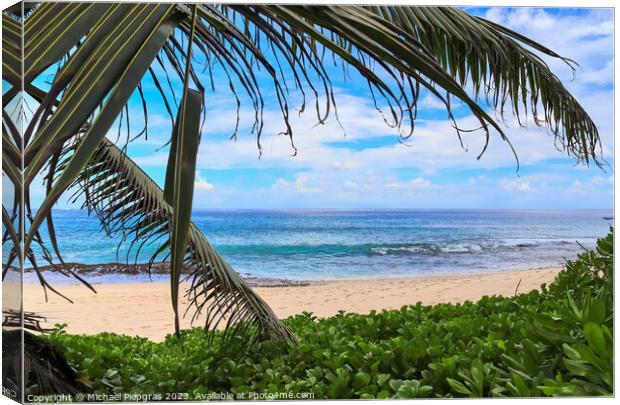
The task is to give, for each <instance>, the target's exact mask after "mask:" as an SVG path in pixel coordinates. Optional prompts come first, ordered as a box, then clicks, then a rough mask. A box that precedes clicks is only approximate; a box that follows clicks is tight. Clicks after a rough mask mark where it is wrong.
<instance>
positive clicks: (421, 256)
mask: <svg viewBox="0 0 620 405" xmlns="http://www.w3.org/2000/svg"><path fill="white" fill-rule="evenodd" d="M612 216H613V212H612V210H196V211H194V212H193V219H194V223H195V224H196V225H197V226H198V228H199V229H200V230H201V231H202V232H203V233H204V234H205V235H206V237H207V238H208V239H209V241H210V242H211V243H212V244H213V246H215V248H216V249H217V250H218V251H219V252H220V253H221V254H222V255H223V256H224V258H225V259H226V260H227V261H228V262H229V263H230V264H231V265H232V266H233V267H234V268H235V269H236V270H237V271H238V272H239V273H241V274H242V275H248V276H254V277H271V278H286V279H292V280H325V279H347V278H373V277H381V278H383V277H416V276H432V275H450V274H463V273H485V272H494V271H502V270H514V269H529V268H539V267H547V266H558V265H562V264H563V263H564V262H565V260H566V259H571V258H574V257H575V255H576V254H577V253H579V252H581V251H583V249H584V248H591V247H593V246H594V244H595V242H596V239H597V238H599V237H602V236H604V235H605V234H606V233H607V232H608V231H609V227H610V226H611V225H612V220H611V219H610V218H611V217H612ZM54 218H55V226H56V232H57V236H58V242H59V245H60V248H61V250H62V252H63V257H64V260H65V261H66V262H76V263H83V264H102V265H103V264H106V263H112V262H121V263H123V262H127V261H128V260H129V262H131V263H134V262H135V261H136V259H137V261H138V262H146V261H148V259H149V257H150V255H151V254H152V253H153V252H154V251H155V249H156V247H155V246H145V247H144V248H143V249H142V252H141V254H140V255H139V257H137V258H136V257H135V255H133V254H130V255H129V256H128V255H127V251H128V250H127V248H128V245H127V244H124V245H121V246H120V248H118V241H119V240H118V239H115V238H110V237H108V236H107V235H106V234H105V233H104V232H103V231H102V230H101V228H100V226H99V223H98V221H97V219H96V218H94V217H92V216H88V214H87V213H86V212H85V211H81V210H55V211H54ZM100 277H105V280H99V281H100V282H104V281H105V282H110V281H127V280H128V279H131V280H136V281H140V280H144V279H148V276H147V275H139V276H128V275H125V274H112V275H105V276H100ZM161 277H165V276H161V275H160V276H157V277H156V278H161ZM93 281H97V280H93Z"/></svg>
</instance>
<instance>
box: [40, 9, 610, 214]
mask: <svg viewBox="0 0 620 405" xmlns="http://www.w3.org/2000/svg"><path fill="white" fill-rule="evenodd" d="M467 10H468V11H469V12H472V13H475V14H478V15H481V16H484V17H486V18H489V19H491V20H493V21H496V22H498V23H500V24H502V25H506V26H508V27H509V28H512V29H514V30H516V31H518V32H520V33H522V34H525V35H527V36H530V37H531V38H533V39H535V40H538V41H540V42H541V43H543V44H544V45H546V46H548V47H550V48H551V49H553V50H555V51H557V52H558V53H559V54H561V55H563V56H566V57H569V58H571V59H574V60H575V61H577V62H578V63H579V64H580V68H579V69H578V71H577V73H576V77H575V79H574V80H571V79H572V72H571V71H570V70H569V69H568V68H567V67H566V66H564V65H563V64H562V63H561V62H559V61H555V60H549V61H548V62H549V64H550V66H551V68H552V69H553V70H554V72H556V74H557V75H558V76H559V77H560V79H562V80H563V81H564V82H565V83H566V86H567V87H568V88H569V89H570V90H571V91H572V92H573V94H574V95H575V96H576V97H577V98H578V99H579V100H580V102H581V103H582V104H583V105H584V106H585V108H586V110H587V111H588V112H589V113H590V114H591V116H592V117H593V119H594V121H595V122H596V124H597V125H598V127H599V130H600V133H601V137H602V141H603V147H604V157H605V159H606V160H607V161H608V162H609V163H610V164H613V119H612V118H613V115H612V114H613V11H612V10H611V9H566V8H565V9H534V8H518V9H507V8H490V9H489V8H476V9H471V8H468V9H467ZM215 79H216V92H215V93H209V94H208V98H207V118H206V122H205V124H204V130H203V133H202V142H201V145H200V151H199V156H198V162H197V167H198V170H197V178H196V190H195V199H194V207H195V208H611V207H612V204H613V173H612V169H611V167H610V168H608V169H607V170H606V171H602V170H601V169H599V168H598V167H596V166H593V167H589V168H587V167H584V166H577V165H576V164H575V161H574V160H573V159H571V158H568V157H565V155H564V154H563V153H562V152H559V151H557V150H556V149H555V148H554V145H553V139H552V138H551V137H550V136H549V135H548V134H546V132H545V130H544V129H540V128H537V127H535V126H533V125H531V123H530V126H529V127H528V128H526V129H524V128H519V127H518V126H517V125H516V123H515V122H513V121H512V120H508V121H507V122H506V123H505V125H506V127H505V132H506V133H507V134H508V136H509V137H510V139H511V141H512V142H513V144H514V146H515V148H516V150H517V153H518V156H519V159H520V162H521V167H520V170H519V172H518V173H517V171H516V169H517V166H516V161H515V159H514V157H513V156H512V153H511V151H510V149H509V148H508V146H507V145H506V144H505V143H504V142H502V141H501V140H500V139H499V138H498V137H494V138H492V139H491V143H490V145H489V148H488V150H487V152H486V153H485V155H484V156H483V157H482V158H481V159H480V160H477V159H476V157H477V155H478V154H479V152H480V150H481V147H482V138H483V136H482V134H481V133H473V134H468V135H466V136H465V137H464V143H465V145H466V149H467V150H463V149H462V148H461V146H460V144H459V141H458V139H457V137H456V134H455V132H454V131H453V130H452V128H451V127H450V123H449V122H448V121H447V119H446V113H445V111H444V110H443V109H442V108H441V106H440V105H439V103H438V101H437V100H435V99H433V98H431V97H428V96H425V97H423V99H422V102H421V104H420V115H419V120H418V121H417V123H416V132H415V133H414V135H413V137H412V138H411V139H410V140H409V141H408V142H407V144H406V145H403V144H402V143H400V142H399V138H398V136H397V133H396V131H395V130H393V129H391V128H389V127H387V126H386V125H385V123H384V122H383V119H382V118H381V116H380V115H379V114H378V113H377V111H376V110H375V109H374V107H373V104H372V100H371V99H370V95H369V93H368V91H367V87H366V84H365V82H364V81H363V80H360V78H359V76H357V75H355V74H354V73H352V74H351V77H350V78H348V79H347V80H345V79H344V78H343V77H342V74H341V73H340V71H339V70H335V71H334V75H333V79H334V80H333V83H334V87H335V89H336V103H337V106H338V111H339V115H340V118H341V121H342V124H343V126H344V128H345V131H346V135H345V133H343V130H342V129H341V128H340V127H339V126H338V125H337V123H336V121H335V120H334V119H333V116H332V118H331V119H330V120H328V122H327V123H326V125H323V126H318V127H314V124H315V123H316V116H315V115H314V113H313V111H312V105H310V104H311V103H308V108H307V110H306V112H305V113H304V114H302V115H301V116H300V117H297V114H296V113H294V112H293V113H292V114H291V115H292V116H294V118H293V120H292V123H293V129H294V131H295V144H296V146H297V148H298V154H297V156H295V157H292V156H291V155H292V149H291V148H290V144H289V141H288V139H287V138H285V137H283V136H281V135H278V133H279V132H280V131H282V130H283V123H282V120H281V118H280V116H279V113H278V110H277V108H276V106H275V98H274V95H273V93H272V92H271V91H270V90H267V91H266V92H265V99H266V104H267V106H266V111H265V129H264V132H263V137H262V145H263V148H264V149H263V153H262V156H261V158H260V159H259V154H258V149H257V147H256V139H255V136H253V135H250V134H248V132H249V128H250V126H251V123H252V119H253V111H252V110H251V106H250V105H249V104H247V103H246V104H245V105H244V106H243V107H242V116H241V130H240V132H239V136H238V139H237V141H230V140H229V139H228V138H229V136H230V133H231V131H232V130H233V128H234V125H235V120H236V113H235V101H234V99H233V98H232V96H231V94H230V92H229V91H228V89H227V85H225V84H221V83H222V80H221V79H222V77H221V74H220V75H216V78H215ZM205 82H208V79H207V78H206V74H205ZM173 85H175V86H179V85H180V83H176V82H174V83H173ZM145 92H146V94H147V96H148V97H149V111H150V116H149V138H148V141H146V140H144V139H140V140H138V141H136V142H134V143H133V144H131V146H130V147H129V154H130V156H131V157H132V158H134V159H135V160H136V161H137V162H138V163H140V165H141V166H142V167H143V168H144V169H145V170H146V171H147V173H149V174H150V175H151V176H152V177H153V179H155V180H156V181H157V182H158V183H159V184H160V185H162V184H163V179H164V171H165V166H166V160H167V152H168V151H167V148H161V146H162V144H163V143H164V142H165V141H166V140H167V139H168V138H169V134H170V132H171V127H170V122H169V119H168V117H167V113H166V112H165V110H164V108H163V105H162V103H161V101H160V99H159V98H158V97H155V96H154V87H153V85H152V84H149V83H148V82H147V83H146V85H145ZM291 104H293V105H294V103H291ZM139 108H141V107H140V106H139V104H138V103H137V99H134V102H133V103H132V109H139ZM458 113H459V114H458V115H459V122H460V123H461V124H462V125H464V126H468V124H469V126H470V127H473V126H475V121H474V120H473V119H472V117H471V116H469V114H468V113H467V111H465V110H464V109H463V110H459V111H458ZM141 125H142V123H141V122H140V121H139V120H134V121H132V126H134V127H135V128H139V127H141ZM112 132H114V131H112ZM110 138H112V139H116V134H110ZM40 193H41V190H35V200H36V199H37V196H40ZM61 205H65V204H64V203H61Z"/></svg>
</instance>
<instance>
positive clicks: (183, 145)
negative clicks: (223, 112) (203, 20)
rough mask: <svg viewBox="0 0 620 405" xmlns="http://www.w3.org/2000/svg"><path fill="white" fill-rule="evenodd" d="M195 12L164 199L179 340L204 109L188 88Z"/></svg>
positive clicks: (198, 94) (194, 12)
mask: <svg viewBox="0 0 620 405" xmlns="http://www.w3.org/2000/svg"><path fill="white" fill-rule="evenodd" d="M193 9H194V11H193V15H192V28H191V32H190V35H189V41H188V42H187V48H188V49H187V53H186V59H187V60H186V62H185V75H184V81H183V96H182V98H181V106H180V107H179V114H178V116H177V121H176V123H175V126H174V132H173V134H172V141H171V146H170V157H169V158H168V166H167V168H166V184H165V188H164V198H165V199H166V202H167V203H168V204H170V205H172V207H173V210H172V231H171V234H170V250H171V252H172V259H171V265H170V291H171V293H170V296H171V298H172V309H173V311H174V331H175V334H176V335H177V337H179V336H180V326H179V284H180V282H181V270H182V268H183V262H184V257H185V250H186V248H187V244H188V242H189V231H190V225H191V222H192V217H191V215H192V200H193V196H194V174H195V172H196V155H197V154H198V144H199V143H200V108H201V107H202V94H201V93H200V92H198V91H195V90H192V89H190V88H189V81H190V75H189V72H190V69H191V61H192V45H193V44H194V34H195V32H196V6H194V7H193Z"/></svg>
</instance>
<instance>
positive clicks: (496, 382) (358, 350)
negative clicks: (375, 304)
mask: <svg viewBox="0 0 620 405" xmlns="http://www.w3.org/2000/svg"><path fill="white" fill-rule="evenodd" d="M284 322H285V324H286V325H287V326H288V327H289V328H290V329H291V330H292V331H293V332H294V333H295V335H296V336H297V339H298V342H296V343H284V342H275V341H270V340H264V341H260V342H257V343H256V344H254V345H249V347H248V345H247V344H244V342H243V341H241V339H239V340H235V338H231V339H228V340H226V341H225V342H221V341H220V340H219V336H217V335H216V336H215V337H214V338H213V339H208V338H207V337H205V334H204V331H203V329H201V328H195V329H191V330H184V331H182V336H181V339H180V340H179V339H178V338H176V337H175V336H173V335H170V336H169V337H168V338H167V339H166V340H165V341H164V342H161V343H154V342H152V341H149V340H148V339H145V338H140V337H129V336H120V335H115V334H111V333H102V334H98V335H94V336H85V335H71V334H68V333H66V332H65V331H64V329H63V327H62V326H61V327H59V328H58V329H57V330H56V331H55V332H53V333H52V334H50V335H49V339H50V340H51V341H53V342H55V343H57V344H58V345H59V347H60V348H61V349H62V350H63V351H64V353H65V355H66V357H67V359H68V361H69V363H70V364H71V365H72V367H74V368H75V369H76V371H77V373H78V376H79V378H80V380H81V381H82V382H83V383H84V384H85V385H86V386H88V387H89V389H90V390H92V392H93V393H105V394H118V393H134V394H153V393H183V394H184V396H183V397H181V399H200V398H205V395H207V394H209V393H222V392H225V393H231V394H233V395H239V394H242V393H251V392H259V393H273V394H277V393H280V392H287V393H297V392H304V393H311V394H312V395H313V396H314V398H315V399H320V398H418V397H420V398H421V397H502V396H509V397H515V396H516V397H531V396H561V395H572V396H575V395H577V396H598V395H611V394H613V352H612V350H613V349H612V347H613V345H612V342H613V332H612V325H613V230H611V231H610V233H609V234H608V235H607V236H606V237H605V238H602V239H600V240H599V241H598V242H597V246H596V248H595V249H594V250H592V251H584V253H582V254H580V255H578V257H577V259H576V260H574V261H568V262H567V263H566V266H565V268H564V270H563V271H562V272H560V273H559V274H558V276H557V277H556V279H555V281H554V282H552V283H551V284H549V285H542V286H541V289H540V291H532V292H529V293H524V294H519V295H516V296H514V297H500V296H492V297H483V298H482V299H480V300H479V301H478V302H465V303H462V304H438V305H433V306H425V305H422V304H421V303H418V304H416V305H413V306H406V307H403V308H401V309H400V310H386V311H381V312H372V313H370V314H366V315H359V314H351V313H339V314H338V315H336V316H332V317H329V318H324V319H317V318H316V317H314V316H313V315H312V314H310V313H304V314H301V315H296V316H293V317H290V318H288V319H286V320H285V321H284Z"/></svg>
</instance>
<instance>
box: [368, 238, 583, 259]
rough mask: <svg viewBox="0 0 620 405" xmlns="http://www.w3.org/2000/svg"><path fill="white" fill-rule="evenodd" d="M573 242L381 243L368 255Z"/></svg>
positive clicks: (524, 247)
mask: <svg viewBox="0 0 620 405" xmlns="http://www.w3.org/2000/svg"><path fill="white" fill-rule="evenodd" d="M573 244H575V242H574V241H567V240H542V241H541V240H538V241H522V240H501V241H484V242H467V243H465V242H452V243H416V244H409V245H383V246H375V247H371V248H370V249H369V250H368V254H369V255H380V256H387V255H418V254H422V255H438V254H468V253H470V254H476V253H490V252H496V251H502V250H503V251H507V250H515V249H517V250H528V249H536V248H541V247H551V246H568V245H573Z"/></svg>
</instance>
